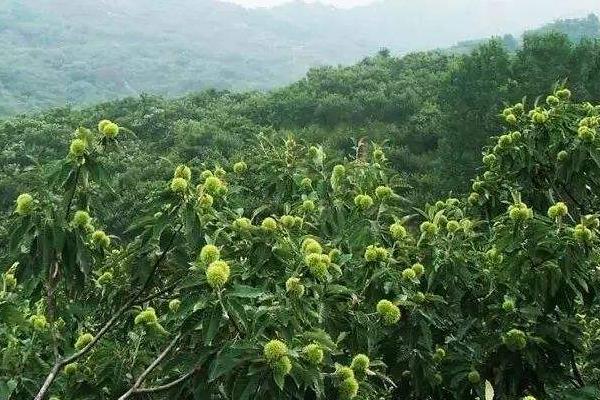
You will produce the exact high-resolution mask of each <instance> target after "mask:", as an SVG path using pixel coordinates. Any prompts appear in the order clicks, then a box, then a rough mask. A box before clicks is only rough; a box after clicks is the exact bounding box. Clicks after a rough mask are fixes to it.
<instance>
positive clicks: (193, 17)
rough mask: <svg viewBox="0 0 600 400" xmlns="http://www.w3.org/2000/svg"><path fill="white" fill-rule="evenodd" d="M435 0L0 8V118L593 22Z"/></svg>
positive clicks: (223, 85)
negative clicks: (384, 51) (563, 22)
mask: <svg viewBox="0 0 600 400" xmlns="http://www.w3.org/2000/svg"><path fill="white" fill-rule="evenodd" d="M436 1H437V0H428V1H427V2H412V1H398V0H388V1H383V2H378V3H375V4H373V5H371V6H368V7H357V8H353V9H348V10H337V9H334V8H331V7H325V6H323V5H318V4H304V3H301V2H294V3H291V4H287V5H285V6H281V7H276V8H273V9H251V10H249V9H245V8H242V7H240V6H237V5H234V4H229V3H222V2H219V1H217V0H201V1H197V0H194V1H192V0H170V1H163V0H152V1H145V0H118V1H116V0H104V1H96V0H79V1H62V0H61V1H56V0H1V1H0V51H1V52H2V57H1V58H0V116H2V115H9V114H15V113H19V112H28V111H37V110H44V109H47V108H48V107H50V106H62V105H64V104H66V103H69V104H72V105H74V106H77V107H81V106H82V105H89V104H91V103H94V102H98V101H101V100H113V99H115V98H117V97H119V98H120V97H125V96H131V95H139V94H140V93H143V92H149V93H155V94H163V95H179V94H183V93H188V92H193V91H199V90H202V89H207V88H214V89H230V90H236V91H239V90H251V89H271V88H274V87H280V86H282V85H284V84H289V83H291V82H293V81H295V80H297V79H300V78H301V77H302V76H303V75H304V74H305V73H306V72H307V71H308V69H309V68H310V67H315V66H320V65H337V64H340V63H341V64H346V65H347V64H352V63H355V62H357V61H358V60H360V59H361V58H363V57H364V56H365V55H368V54H373V53H374V52H376V51H377V50H378V49H380V48H383V47H386V48H389V49H390V50H391V52H392V53H393V54H404V53H406V52H409V51H415V50H426V49H432V48H437V47H447V46H450V45H453V44H455V43H456V42H458V41H461V40H465V39H472V38H485V37H489V36H491V35H494V34H504V33H512V34H513V35H515V37H518V36H519V35H520V34H521V33H522V32H523V31H524V30H525V29H529V28H531V27H537V26H541V25H542V24H543V23H545V22H547V21H551V20H553V19H555V18H556V17H559V16H561V15H564V14H567V15H569V14H575V15H580V16H582V17H583V16H584V15H585V13H586V12H587V13H589V12H590V11H594V12H598V13H600V6H598V5H594V3H595V2H594V1H592V0H579V1H578V3H581V5H580V6H573V5H572V4H571V5H569V4H568V3H564V4H563V3H561V4H557V5H556V6H555V7H545V6H542V7H537V6H539V5H540V4H541V5H543V4H544V2H542V1H540V0H535V1H529V2H527V3H526V4H525V5H522V4H520V3H522V2H518V1H517V0H510V1H507V2H504V3H506V8H507V9H509V8H511V7H517V8H519V9H521V10H522V11H521V12H520V13H518V14H519V15H517V16H515V15H514V13H509V14H510V18H499V17H498V15H500V14H499V10H497V8H496V7H495V6H488V5H486V4H484V3H485V2H477V1H473V0H460V1H453V2H451V3H448V5H447V6H446V7H442V8H440V7H435V5H432V4H431V3H432V2H433V3H435V2H436ZM530 10H535V11H536V12H535V13H534V12H529V11H530ZM423 15H426V18H424V17H423ZM492 16H494V17H492ZM517 17H518V18H517ZM596 24H597V21H596ZM575 25H577V26H580V25H581V24H579V22H576V23H575ZM581 26H582V25H581ZM375 27H376V29H375ZM559 28H560V29H562V28H563V27H562V26H560V27H559ZM564 28H567V29H570V28H569V27H568V26H567V27H564ZM586 32H587V31H586Z"/></svg>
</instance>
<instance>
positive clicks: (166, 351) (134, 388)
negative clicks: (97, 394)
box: [119, 333, 181, 400]
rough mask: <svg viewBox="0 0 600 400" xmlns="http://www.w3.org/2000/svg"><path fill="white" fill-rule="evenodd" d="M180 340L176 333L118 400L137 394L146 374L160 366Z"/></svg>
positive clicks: (179, 335)
mask: <svg viewBox="0 0 600 400" xmlns="http://www.w3.org/2000/svg"><path fill="white" fill-rule="evenodd" d="M180 338H181V333H178V334H177V336H175V337H174V338H173V340H171V343H169V345H168V346H167V347H166V348H165V349H164V350H163V351H162V353H160V354H159V355H158V357H156V358H155V359H154V361H152V363H151V364H150V365H149V366H148V368H146V369H145V370H144V372H142V373H141V375H140V376H139V377H138V379H137V380H136V381H135V383H134V384H133V386H132V387H131V388H130V389H129V390H128V391H127V392H126V393H125V394H123V395H122V396H121V397H119V400H125V399H128V398H129V397H130V396H131V395H132V394H134V393H136V392H137V390H138V388H139V387H140V386H141V385H142V383H144V379H146V377H147V376H148V374H149V373H150V372H152V371H153V370H154V369H155V368H156V367H157V366H158V364H160V363H161V361H162V360H163V359H164V358H165V357H166V356H167V354H169V353H170V352H171V350H172V349H173V347H174V346H175V344H177V342H178V341H179V339H180Z"/></svg>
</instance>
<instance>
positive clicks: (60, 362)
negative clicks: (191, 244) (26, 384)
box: [34, 225, 183, 400]
mask: <svg viewBox="0 0 600 400" xmlns="http://www.w3.org/2000/svg"><path fill="white" fill-rule="evenodd" d="M182 227H183V225H180V226H179V228H178V229H177V230H176V231H175V232H174V233H173V235H172V236H171V239H170V240H169V243H168V244H167V246H166V247H165V250H164V251H163V252H162V253H161V255H160V256H159V257H158V258H157V259H156V261H155V263H154V265H153V267H152V270H151V272H150V275H149V276H148V279H146V282H145V283H144V285H143V286H142V288H141V289H140V290H139V291H138V292H137V293H136V294H135V295H134V296H133V297H132V298H131V299H129V301H128V302H127V303H125V305H123V306H122V307H121V308H119V309H118V310H117V311H116V312H115V313H114V314H113V316H112V317H111V318H110V319H109V320H108V322H106V323H105V324H104V326H102V328H101V329H100V330H99V331H98V333H97V334H96V335H95V336H94V338H93V339H92V341H91V342H90V343H88V344H87V345H86V346H85V347H84V348H83V349H81V350H80V351H78V352H76V353H73V354H72V355H70V356H69V357H66V358H63V359H60V360H57V361H56V362H55V364H54V366H53V367H52V369H51V370H50V373H49V374H48V376H46V379H45V380H44V383H43V385H42V387H41V388H40V390H39V392H38V394H37V395H36V396H35V398H34V400H43V398H44V396H45V395H46V393H47V392H48V389H49V388H50V385H52V382H54V379H56V375H57V374H58V372H59V371H60V369H61V368H62V367H64V366H65V365H67V364H69V363H71V362H73V361H75V360H77V359H79V358H80V357H82V356H84V355H85V354H86V353H88V352H89V351H90V350H91V349H92V347H94V346H95V345H96V343H98V341H99V340H100V339H101V338H102V337H103V336H104V335H105V334H106V333H107V332H108V331H109V330H110V329H111V328H112V327H113V326H114V325H115V324H116V323H117V322H118V320H119V318H120V317H121V316H122V315H123V314H124V313H125V312H126V311H127V310H129V309H130V308H131V307H132V306H133V305H135V304H137V303H139V302H140V301H139V299H140V297H141V295H142V294H143V293H144V292H145V291H146V289H148V287H149V286H150V282H151V280H152V279H153V278H154V275H155V274H156V271H157V270H158V267H159V265H160V264H161V263H162V261H163V260H164V258H165V257H166V255H167V253H168V252H169V251H170V250H171V247H172V246H173V243H174V241H175V237H176V236H177V235H178V234H179V232H180V231H181V229H182ZM156 296H157V295H153V296H149V297H147V298H146V299H148V298H150V299H151V298H154V297H156Z"/></svg>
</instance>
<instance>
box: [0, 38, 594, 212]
mask: <svg viewBox="0 0 600 400" xmlns="http://www.w3.org/2000/svg"><path fill="white" fill-rule="evenodd" d="M599 49H600V44H599V43H598V41H593V40H584V41H581V42H577V43H573V42H571V41H569V39H568V38H567V37H566V36H564V35H561V34H554V33H551V34H545V35H537V34H530V35H528V36H526V37H525V38H524V41H523V47H522V48H521V49H519V50H518V51H517V52H516V53H512V52H509V51H508V50H507V49H506V48H505V47H504V45H503V42H501V41H490V42H489V43H486V44H483V45H481V46H480V47H478V48H477V49H476V50H475V51H473V52H472V53H470V54H467V55H463V56H455V55H448V54H445V53H440V52H425V53H414V54H411V55H408V56H404V57H400V58H398V57H393V56H391V55H390V54H389V53H388V52H385V51H382V52H381V53H380V54H378V55H376V56H374V57H370V58H366V59H364V60H363V61H361V62H360V63H358V64H356V65H354V66H351V67H323V68H317V69H313V70H311V71H310V72H309V73H308V74H307V76H306V77H305V78H304V79H302V80H300V81H298V82H296V83H294V84H292V85H290V86H288V87H285V88H282V89H278V90H275V91H272V92H268V93H260V92H248V93H231V92H224V91H212V90H210V91H206V92H201V93H198V94H194V95H190V96H187V97H183V98H179V99H174V100H171V99H165V98H161V97H157V96H142V97H139V98H128V99H125V100H119V101H114V102H110V103H105V104H101V105H98V106H95V107H92V108H87V109H83V110H77V109H69V108H63V109H56V110H54V111H50V112H46V113H43V114H39V115H37V116H23V117H18V118H11V119H7V120H5V121H4V122H3V123H2V125H0V145H1V147H2V149H3V150H2V153H1V157H2V158H1V165H2V168H3V172H2V183H1V186H0V189H1V190H2V197H1V198H2V207H3V209H7V208H8V207H9V204H10V203H11V202H12V201H13V198H14V195H15V194H16V193H17V192H18V191H20V190H22V189H23V186H24V185H25V184H27V183H28V182H29V179H31V176H35V175H36V174H37V172H36V170H35V169H33V170H32V168H33V167H34V166H35V165H37V164H39V163H41V164H45V163H47V162H50V161H52V160H55V159H58V158H60V155H61V153H62V149H63V148H64V146H65V144H66V142H67V141H68V137H69V132H71V131H72V130H74V129H76V128H77V127H78V126H79V125H80V124H83V125H88V126H89V125H92V124H93V123H95V122H94V121H96V120H98V119H101V118H109V119H111V120H114V121H116V122H117V123H119V124H120V125H122V126H126V127H128V128H129V129H131V130H132V131H133V132H134V133H135V136H134V135H133V134H131V135H123V138H122V139H121V140H125V141H127V143H129V145H128V146H127V148H128V149H129V152H130V157H128V158H127V159H114V160H111V162H112V163H114V164H113V165H111V168H113V169H114V170H115V171H123V174H118V175H117V179H116V180H115V182H114V185H115V189H117V188H124V187H127V188H128V192H131V193H135V191H136V190H137V189H136V187H138V186H140V185H141V186H142V187H143V186H145V185H147V184H148V182H152V181H154V180H157V179H158V180H159V181H160V180H161V176H162V175H161V174H165V173H167V171H168V169H169V167H168V165H169V162H170V163H177V162H182V161H183V160H187V161H194V160H196V161H198V162H207V161H208V160H214V161H217V162H218V161H219V160H222V159H225V158H229V157H231V156H235V155H237V154H241V153H243V152H244V150H245V148H246V146H247V145H248V143H251V142H252V141H253V140H254V139H255V137H256V136H257V135H260V134H265V135H274V134H276V132H277V135H278V136H285V135H286V134H287V133H291V134H295V135H298V136H301V137H303V138H306V139H307V140H316V141H319V142H323V143H324V144H327V145H328V146H330V147H332V148H334V149H338V150H339V151H340V152H341V153H349V152H352V148H353V146H354V145H356V143H357V141H358V140H359V139H362V138H364V139H365V140H367V141H377V142H381V143H385V146H386V147H387V148H388V149H389V150H388V157H389V159H390V161H391V163H392V165H393V166H394V167H395V168H397V169H398V170H399V171H401V173H403V174H404V175H405V180H406V182H407V183H408V184H410V185H411V186H412V187H414V190H412V191H411V196H413V197H414V198H420V199H428V198H431V196H436V195H439V194H441V193H449V192H464V191H466V190H467V189H468V186H469V178H470V177H471V176H472V175H473V173H474V172H475V171H476V166H477V164H478V161H477V160H478V159H479V154H480V151H481V147H482V146H483V145H484V144H485V143H487V140H488V138H489V137H490V136H492V135H494V134H495V133H496V132H497V130H498V128H499V127H500V125H501V123H502V120H501V119H500V118H498V115H499V114H500V112H501V110H502V109H503V107H504V104H506V103H507V102H509V101H525V102H527V103H529V104H534V103H536V101H537V96H538V94H539V93H545V92H547V91H549V90H552V88H553V87H554V86H555V85H557V84H560V83H561V82H566V83H567V84H569V87H571V89H572V91H573V94H574V97H575V98H577V99H581V100H586V101H587V100H589V101H596V100H598V97H599V96H600V51H599ZM159 157H160V159H161V160H163V161H162V162H161V163H158V164H157V163H156V160H157V159H158V158H159ZM167 160H170V161H167ZM442 165H443V166H444V167H443V168H442V167H441V166H442ZM28 170H32V171H31V172H30V173H28V172H27V171H28ZM125 171H126V172H125ZM28 175H31V176H28ZM140 178H141V179H140ZM141 190H143V189H141ZM106 195H110V196H112V195H111V194H110V193H106ZM132 196H133V198H135V195H134V194H132ZM115 200H116V199H111V201H108V199H107V203H112V202H113V201H115ZM123 201H125V202H129V201H130V199H123Z"/></svg>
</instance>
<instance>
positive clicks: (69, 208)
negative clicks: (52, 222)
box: [65, 165, 81, 222]
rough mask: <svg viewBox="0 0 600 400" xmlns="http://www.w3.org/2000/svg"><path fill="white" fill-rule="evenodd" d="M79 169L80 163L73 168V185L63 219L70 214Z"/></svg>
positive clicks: (67, 218) (67, 217) (67, 219)
mask: <svg viewBox="0 0 600 400" xmlns="http://www.w3.org/2000/svg"><path fill="white" fill-rule="evenodd" d="M80 171H81V165H78V166H77V169H76V170H75V185H74V186H73V190H72V191H71V194H70V196H69V201H68V202H67V208H66V209H65V221H67V222H68V221H69V215H70V214H71V205H72V204H73V199H74V198H75V192H76V191H77V184H78V183H79V173H80Z"/></svg>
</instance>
